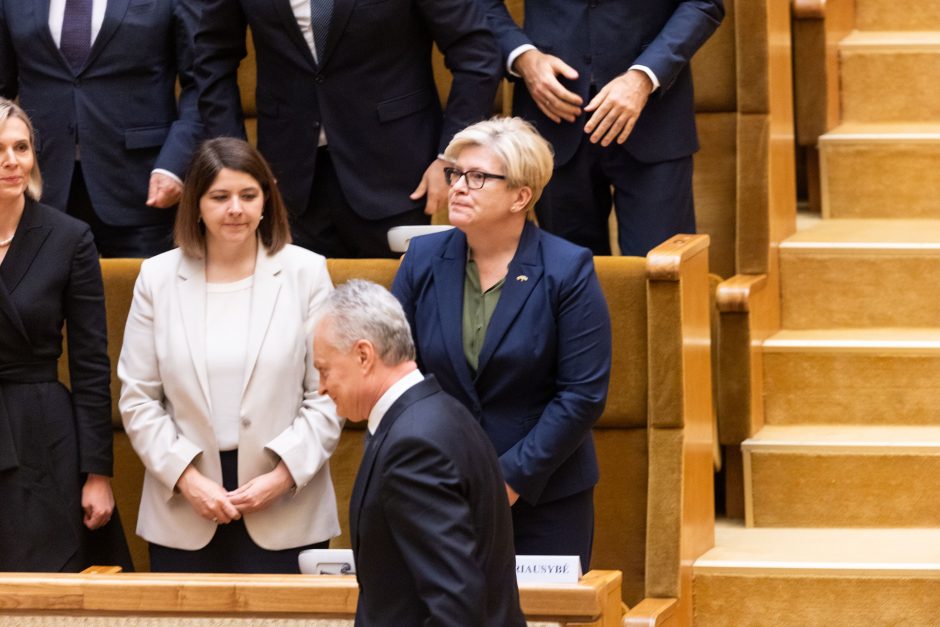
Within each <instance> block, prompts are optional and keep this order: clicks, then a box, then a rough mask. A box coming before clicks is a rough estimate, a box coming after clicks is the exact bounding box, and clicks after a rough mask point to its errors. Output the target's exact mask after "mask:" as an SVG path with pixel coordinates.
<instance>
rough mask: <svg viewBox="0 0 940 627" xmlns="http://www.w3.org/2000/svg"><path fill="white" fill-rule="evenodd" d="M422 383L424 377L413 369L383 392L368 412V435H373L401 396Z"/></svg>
mask: <svg viewBox="0 0 940 627" xmlns="http://www.w3.org/2000/svg"><path fill="white" fill-rule="evenodd" d="M422 381H424V375H423V374H421V371H420V370H418V369H417V368H415V369H414V370H412V371H411V372H409V373H408V374H406V375H405V376H403V377H402V378H401V379H399V380H398V381H396V382H395V383H393V384H392V386H391V387H390V388H388V389H387V390H385V394H383V395H382V396H380V397H379V400H377V401H376V402H375V405H373V406H372V411H370V412H369V433H371V434H373V435H375V431H376V429H378V428H379V423H380V422H382V418H384V417H385V412H387V411H388V408H389V407H391V406H392V405H393V404H394V403H395V401H397V400H398V399H399V397H400V396H401V395H402V394H404V393H405V392H407V391H408V390H410V389H411V388H413V387H414V386H416V385H418V384H419V383H421V382H422Z"/></svg>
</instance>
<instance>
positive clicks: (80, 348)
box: [64, 227, 112, 476]
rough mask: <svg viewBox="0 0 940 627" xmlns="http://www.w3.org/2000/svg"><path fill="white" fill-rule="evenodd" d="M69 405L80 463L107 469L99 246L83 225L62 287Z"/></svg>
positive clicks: (107, 377) (107, 368) (86, 468)
mask: <svg viewBox="0 0 940 627" xmlns="http://www.w3.org/2000/svg"><path fill="white" fill-rule="evenodd" d="M64 310H65V321H66V325H67V338H68V346H69V375H70V377H69V378H70V380H71V387H72V406H73V410H74V412H75V421H76V425H77V431H78V451H79V469H80V470H81V472H84V473H95V474H99V475H107V476H110V475H111V470H112V453H111V439H112V429H111V391H110V384H111V365H110V361H109V359H108V331H107V322H106V318H105V307H104V286H103V284H102V281H101V265H100V263H99V261H98V251H97V249H96V248H95V244H94V242H93V240H92V236H91V230H90V229H88V228H87V227H85V229H84V231H83V233H82V235H81V239H80V240H79V241H78V242H77V246H76V248H75V253H74V255H73V257H72V260H71V268H70V270H69V282H68V286H67V287H66V291H65V301H64Z"/></svg>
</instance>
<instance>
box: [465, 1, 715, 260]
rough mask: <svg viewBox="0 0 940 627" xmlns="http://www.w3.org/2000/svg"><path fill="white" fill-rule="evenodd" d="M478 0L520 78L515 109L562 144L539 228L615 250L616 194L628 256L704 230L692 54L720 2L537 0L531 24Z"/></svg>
mask: <svg viewBox="0 0 940 627" xmlns="http://www.w3.org/2000/svg"><path fill="white" fill-rule="evenodd" d="M479 1H480V2H482V3H483V5H484V6H485V7H486V10H487V17H488V19H489V22H490V25H491V26H492V28H493V31H494V32H495V33H496V37H497V39H498V40H499V44H500V48H501V49H502V53H503V57H504V59H505V62H506V71H507V72H508V73H509V75H510V76H511V77H513V76H514V77H519V78H521V80H520V81H518V82H517V83H516V89H515V92H514V101H513V102H514V104H513V108H514V113H515V114H516V115H519V116H522V117H524V118H526V119H528V120H530V121H532V122H533V123H535V125H536V127H537V128H538V130H539V132H540V133H541V134H542V135H543V136H544V137H545V138H546V139H548V140H549V141H550V142H551V143H552V145H553V147H554V149H555V168H556V170H555V173H554V175H553V176H552V182H551V184H550V185H549V186H548V187H547V188H546V190H545V194H544V196H543V197H542V200H541V202H540V203H539V206H538V208H537V212H538V216H539V221H540V224H541V225H542V227H543V228H545V229H546V230H548V231H550V232H552V233H554V234H556V235H560V236H562V237H564V238H566V239H568V240H570V241H572V242H574V243H576V244H580V245H582V246H586V247H588V248H590V249H591V250H593V251H594V253H595V254H599V255H604V254H610V244H609V235H608V229H607V224H608V217H609V215H610V207H611V202H613V204H614V207H615V208H616V211H617V223H618V226H619V234H618V241H619V245H620V250H621V252H622V253H623V254H625V255H646V253H647V252H648V251H649V250H650V249H651V248H653V247H655V246H656V245H658V244H660V243H661V242H662V241H664V240H666V239H668V238H669V237H671V236H672V235H674V234H676V233H693V232H695V213H694V208H693V204H692V154H693V153H694V152H695V151H696V150H698V139H697V137H696V133H695V111H694V102H693V97H692V75H691V72H690V70H689V59H691V58H692V55H693V54H694V53H695V51H696V50H698V49H699V47H700V46H701V45H702V44H703V43H704V42H705V40H707V39H708V37H709V36H710V35H711V34H712V33H713V32H714V31H715V29H716V28H717V27H718V24H719V23H720V22H721V20H722V18H723V17H724V6H723V0H631V1H630V2H615V1H610V0H528V1H527V2H526V3H525V28H520V27H519V26H517V25H516V23H515V22H514V21H513V19H512V17H511V16H510V15H509V13H508V11H507V10H506V6H505V4H504V3H503V0H479ZM611 186H613V188H614V192H613V197H611Z"/></svg>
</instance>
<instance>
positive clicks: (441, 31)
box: [417, 0, 502, 152]
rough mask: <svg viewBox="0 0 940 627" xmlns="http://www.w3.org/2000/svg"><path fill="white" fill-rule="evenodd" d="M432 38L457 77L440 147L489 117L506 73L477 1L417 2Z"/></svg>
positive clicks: (454, 80) (448, 98)
mask: <svg viewBox="0 0 940 627" xmlns="http://www.w3.org/2000/svg"><path fill="white" fill-rule="evenodd" d="M417 5H418V7H419V9H420V11H421V14H422V15H423V16H424V19H425V22H426V23H427V25H428V27H429V29H430V31H431V36H432V37H433V38H434V41H435V43H437V46H438V48H440V50H441V52H442V53H443V54H444V64H445V65H446V66H447V69H448V70H450V72H451V74H452V75H453V82H452V83H451V87H450V92H449V93H448V95H447V105H446V107H445V109H444V125H443V128H442V130H441V140H440V145H439V148H438V150H439V151H440V152H443V151H444V148H446V147H447V144H449V143H450V140H451V139H452V138H453V136H454V134H455V133H457V131H460V130H462V129H464V128H466V127H467V126H469V125H470V124H473V123H474V122H479V121H480V120H483V119H486V118H488V117H490V115H492V113H493V101H494V100H495V98H496V89H497V87H498V86H499V79H500V77H501V76H502V71H501V69H500V54H499V48H498V47H497V45H496V40H495V39H494V38H493V35H492V33H491V32H490V30H489V28H488V26H487V23H486V16H485V15H484V14H483V11H482V9H481V8H480V6H479V5H478V4H477V0H418V1H417Z"/></svg>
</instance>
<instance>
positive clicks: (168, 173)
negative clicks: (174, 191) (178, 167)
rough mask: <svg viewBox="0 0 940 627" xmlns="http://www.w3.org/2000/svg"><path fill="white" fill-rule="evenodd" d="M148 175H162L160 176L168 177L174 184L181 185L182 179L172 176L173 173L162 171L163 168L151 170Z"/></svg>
mask: <svg viewBox="0 0 940 627" xmlns="http://www.w3.org/2000/svg"><path fill="white" fill-rule="evenodd" d="M150 174H151V175H154V174H162V175H164V176H168V177H170V178H171V179H173V180H174V181H176V182H177V183H179V184H180V185H182V184H183V179H181V178H180V177H178V176H176V175H175V174H173V173H172V172H170V171H169V170H164V169H163V168H154V169H153V170H151V171H150Z"/></svg>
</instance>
